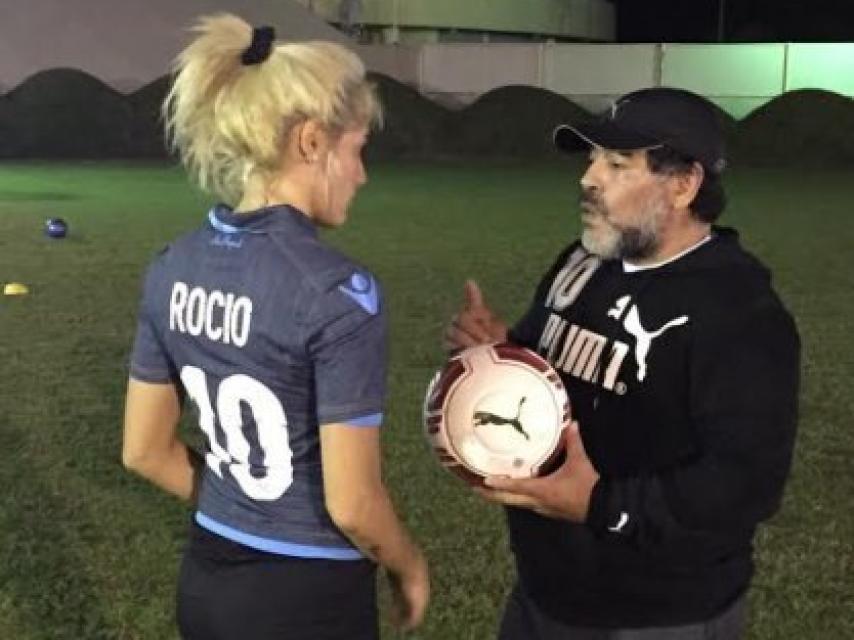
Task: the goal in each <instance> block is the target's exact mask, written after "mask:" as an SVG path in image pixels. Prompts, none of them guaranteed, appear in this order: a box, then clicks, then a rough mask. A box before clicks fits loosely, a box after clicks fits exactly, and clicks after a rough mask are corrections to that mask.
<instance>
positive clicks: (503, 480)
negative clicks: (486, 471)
mask: <svg viewBox="0 0 854 640" xmlns="http://www.w3.org/2000/svg"><path fill="white" fill-rule="evenodd" d="M563 438H564V446H565V448H566V459H565V460H564V462H563V464H561V466H560V467H558V468H557V469H556V470H555V471H554V472H552V473H550V474H549V475H547V476H543V477H540V478H518V479H513V478H507V477H505V476H489V477H487V478H486V480H485V484H486V487H485V488H478V489H476V491H477V492H478V493H479V494H480V495H481V496H483V497H484V498H486V499H487V500H489V501H491V502H496V503H499V504H504V505H507V506H511V507H522V508H525V509H531V510H533V511H536V512H537V513H539V514H540V515H543V516H546V517H549V518H557V519H563V520H570V521H572V522H584V521H585V519H586V518H587V509H588V507H589V505H590V494H591V493H592V491H593V486H594V485H595V484H596V481H597V480H599V474H598V473H597V472H596V469H594V468H593V464H592V463H591V462H590V458H588V457H587V452H586V451H585V450H584V444H583V443H582V442H581V435H580V434H579V432H578V423H577V422H572V423H571V424H570V425H569V426H568V427H567V428H566V429H565V430H564V433H563Z"/></svg>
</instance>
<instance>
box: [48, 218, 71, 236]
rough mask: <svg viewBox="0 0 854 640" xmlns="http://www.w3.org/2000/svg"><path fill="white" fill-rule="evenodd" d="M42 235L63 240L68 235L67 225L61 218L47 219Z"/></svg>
mask: <svg viewBox="0 0 854 640" xmlns="http://www.w3.org/2000/svg"><path fill="white" fill-rule="evenodd" d="M44 233H45V235H46V236H47V237H49V238H64V237H65V236H66V234H67V233H68V223H67V222H65V220H63V219H62V218H48V219H47V220H46V221H45V223H44Z"/></svg>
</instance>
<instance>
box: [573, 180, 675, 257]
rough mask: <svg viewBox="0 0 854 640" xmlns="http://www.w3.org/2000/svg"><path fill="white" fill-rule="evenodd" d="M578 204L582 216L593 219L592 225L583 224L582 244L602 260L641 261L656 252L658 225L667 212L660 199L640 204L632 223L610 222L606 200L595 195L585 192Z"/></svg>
mask: <svg viewBox="0 0 854 640" xmlns="http://www.w3.org/2000/svg"><path fill="white" fill-rule="evenodd" d="M581 206H582V209H583V211H584V213H583V214H582V215H583V216H585V217H589V218H591V219H592V220H594V221H595V222H596V226H595V227H592V226H586V225H585V227H584V229H583V231H582V233H581V244H582V245H583V246H584V248H585V249H587V250H588V251H589V252H590V253H593V254H595V255H597V256H600V257H601V258H604V259H605V260H616V259H623V260H643V259H646V258H649V257H650V256H652V255H654V254H655V253H656V251H658V247H659V245H660V238H659V224H660V221H661V218H662V217H663V216H664V213H665V212H666V205H665V203H664V202H663V201H662V200H661V199H658V198H656V199H650V200H649V201H647V202H644V203H641V204H640V212H639V214H638V216H637V217H636V220H635V222H634V223H631V224H628V225H616V224H614V223H612V222H610V221H609V218H610V216H609V215H608V214H609V212H608V209H607V207H606V206H605V203H604V202H602V200H601V199H600V198H598V197H597V196H596V195H595V194H592V193H589V192H586V191H585V192H584V193H583V194H582V196H581Z"/></svg>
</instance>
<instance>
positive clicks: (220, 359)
mask: <svg viewBox="0 0 854 640" xmlns="http://www.w3.org/2000/svg"><path fill="white" fill-rule="evenodd" d="M164 115H165V118H166V122H167V126H168V131H169V133H170V136H171V140H172V142H173V144H174V146H175V147H176V149H177V150H179V151H180V153H181V156H182V159H183V162H184V164H185V166H186V167H187V169H188V171H189V172H190V173H191V174H192V175H193V176H194V177H195V178H196V179H197V181H198V182H199V184H200V185H201V186H202V187H204V188H207V189H208V190H210V191H211V192H213V193H214V194H215V195H216V196H218V197H219V198H221V199H222V201H223V202H224V203H226V204H221V205H218V206H216V207H214V208H213V209H212V210H211V211H210V212H209V214H208V215H207V218H205V219H204V220H203V222H202V225H201V227H200V228H199V229H197V230H196V231H193V232H191V233H189V234H187V235H185V236H183V237H181V238H179V239H178V240H176V241H175V242H173V243H172V244H171V245H170V246H169V247H168V248H167V249H166V250H165V251H164V252H163V253H162V254H161V255H160V256H158V257H157V258H156V259H155V260H154V262H153V264H152V265H151V267H150V269H149V271H148V275H147V278H146V282H145V288H144V293H143V298H142V303H141V308H140V313H139V324H138V329H137V337H136V341H135V344H134V349H133V355H132V358H131V368H130V381H129V385H128V392H127V404H126V413H125V427H124V446H123V460H124V463H125V465H126V466H127V467H128V468H129V469H131V470H133V471H135V472H136V473H138V474H140V475H142V476H143V477H145V478H147V479H149V480H150V481H152V482H153V483H155V484H156V485H158V486H160V487H161V488H163V489H164V490H166V491H168V492H170V493H173V494H175V495H177V496H178V497H180V498H182V499H184V500H187V501H190V502H192V503H193V505H194V509H195V511H194V516H193V525H192V529H191V534H190V541H189V544H188V547H187V550H186V553H185V555H184V559H183V563H182V567H181V573H180V578H179V585H178V625H179V628H180V631H181V634H182V636H183V637H185V638H205V639H215V638H240V639H241V640H243V639H256V638H258V639H261V638H290V639H300V638H306V639H311V640H321V639H324V638H330V639H332V638H346V639H347V640H361V639H363V638H364V639H368V638H371V639H372V638H377V637H378V631H377V615H376V599H375V563H376V564H379V565H381V566H382V567H383V568H384V569H385V570H386V571H387V573H388V576H389V578H390V584H391V588H392V593H393V595H394V600H395V603H396V605H397V606H396V607H395V611H396V613H397V618H398V622H399V624H400V625H401V626H402V627H403V628H412V627H414V626H416V625H417V624H418V623H419V622H420V621H421V619H422V617H423V615H424V611H425V608H426V605H427V599H428V591H429V587H428V576H427V564H426V561H425V559H424V556H423V555H422V553H421V551H420V550H419V549H418V547H417V546H416V545H415V544H414V543H413V542H412V540H411V539H410V537H409V535H408V534H407V532H406V530H405V529H404V527H403V525H402V524H401V522H400V521H399V520H398V518H397V516H396V515H395V511H394V508H393V506H392V503H391V501H390V499H389V496H388V494H387V492H386V489H385V487H384V485H383V482H382V479H381V476H380V441H379V440H380V436H379V433H380V429H379V427H380V424H381V422H382V415H383V413H382V412H383V403H384V395H385V373H386V371H385V368H386V319H385V301H384V300H383V297H382V294H381V290H380V287H379V284H378V283H377V281H376V279H375V278H374V276H373V275H372V274H371V273H370V272H369V271H368V270H367V269H365V268H364V267H362V266H360V265H358V264H356V263H355V262H354V261H353V260H351V259H349V258H347V257H346V256H344V255H342V254H341V253H339V252H338V251H336V250H334V249H332V248H331V247H329V246H328V245H326V244H325V243H324V242H323V241H322V240H321V239H320V238H319V237H318V233H317V228H318V227H337V226H339V225H341V224H343V223H344V222H345V221H346V220H347V212H348V207H349V205H350V201H351V200H352V198H353V196H354V195H355V194H356V192H357V191H358V189H359V187H361V186H362V185H363V184H364V183H365V180H366V175H365V169H364V167H363V165H362V160H361V157H360V152H361V149H362V146H363V145H364V144H365V140H366V137H367V135H368V129H369V127H370V125H371V124H374V123H376V122H377V121H378V120H379V118H380V107H379V104H378V102H377V98H376V96H375V93H374V91H373V89H372V87H371V86H370V85H369V84H368V83H367V82H366V81H365V72H364V68H363V66H362V64H361V62H360V61H359V60H358V58H357V57H356V56H355V55H354V54H352V53H351V52H349V51H347V50H346V49H344V48H342V47H340V46H338V45H335V44H332V43H328V42H305V43H277V42H275V39H274V33H273V30H272V29H271V28H269V27H261V28H256V29H252V28H251V27H250V26H249V25H248V24H246V23H245V22H243V21H242V20H241V19H239V18H236V17H234V16H230V15H218V16H213V17H208V18H205V19H202V20H201V22H200V23H199V25H198V26H197V28H196V39H195V40H194V41H193V42H192V43H191V44H190V46H189V47H188V48H187V49H186V50H185V51H184V52H183V53H182V54H181V55H180V56H179V58H178V60H177V64H176V75H175V80H174V85H173V88H172V90H171V92H170V94H169V96H168V98H167V100H166V102H165V104H164ZM184 399H189V400H191V401H192V404H193V405H195V408H196V410H197V413H198V424H199V427H200V428H201V430H202V432H203V434H204V437H205V450H204V452H203V454H201V455H198V454H196V453H195V452H194V450H193V449H192V448H190V447H188V446H187V445H186V444H185V443H184V442H183V441H182V440H181V439H180V438H179V437H178V435H177V433H176V429H177V424H178V420H179V417H180V415H181V409H182V401H183V400H184Z"/></svg>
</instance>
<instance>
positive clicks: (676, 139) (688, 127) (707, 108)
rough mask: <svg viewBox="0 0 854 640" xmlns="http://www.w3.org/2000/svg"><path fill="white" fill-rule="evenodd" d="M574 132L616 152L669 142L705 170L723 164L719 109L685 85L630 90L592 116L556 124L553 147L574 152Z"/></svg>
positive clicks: (715, 170) (714, 170) (720, 167)
mask: <svg viewBox="0 0 854 640" xmlns="http://www.w3.org/2000/svg"><path fill="white" fill-rule="evenodd" d="M576 136H577V137H578V138H581V139H582V140H584V141H585V142H587V143H588V144H591V145H594V146H597V147H602V148H603V149H612V150H614V151H635V150H639V149H651V148H655V147H661V146H667V147H670V148H671V149H673V150H674V151H677V152H678V153H681V154H683V155H686V156H688V157H690V158H693V159H694V160H696V161H697V162H699V163H700V164H701V165H703V168H704V169H705V170H706V171H708V172H711V173H714V174H720V173H722V172H723V170H724V169H725V168H726V146H725V143H724V133H723V128H722V126H721V121H720V116H719V114H718V110H717V107H715V105H713V104H712V103H711V102H709V101H708V100H707V99H706V98H704V97H702V96H700V95H697V94H696V93H692V92H690V91H686V90H684V89H673V88H670V87H654V88H650V89H641V90H640V91H634V92H632V93H628V94H626V95H624V96H623V97H622V98H620V99H618V100H617V101H616V102H615V103H614V104H613V105H611V108H610V109H608V110H606V111H605V112H604V113H602V114H601V115H600V116H599V117H598V118H597V119H595V120H592V121H589V122H584V123H580V124H572V125H569V124H562V125H559V126H558V127H557V128H556V129H555V131H554V143H555V146H556V147H557V148H558V149H560V150H561V151H566V152H569V151H573V150H575V149H577V145H576V144H574V143H575V142H576Z"/></svg>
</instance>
